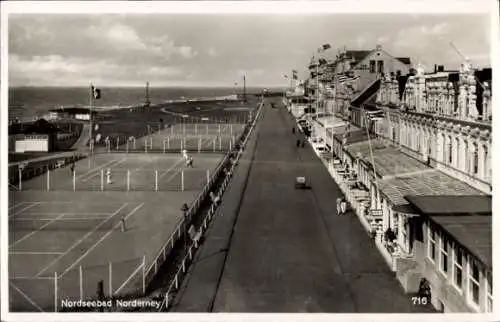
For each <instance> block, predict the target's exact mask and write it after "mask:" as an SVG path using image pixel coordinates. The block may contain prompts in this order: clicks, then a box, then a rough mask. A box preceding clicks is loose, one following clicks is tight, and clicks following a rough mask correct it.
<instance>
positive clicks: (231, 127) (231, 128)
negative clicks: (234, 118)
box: [229, 124, 233, 136]
mask: <svg viewBox="0 0 500 322" xmlns="http://www.w3.org/2000/svg"><path fill="white" fill-rule="evenodd" d="M229 128H230V131H231V136H232V135H233V124H231V125H230V126H229Z"/></svg>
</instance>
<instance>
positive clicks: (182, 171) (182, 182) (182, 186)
mask: <svg viewBox="0 0 500 322" xmlns="http://www.w3.org/2000/svg"><path fill="white" fill-rule="evenodd" d="M181 191H184V170H181Z"/></svg>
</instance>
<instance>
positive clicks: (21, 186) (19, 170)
mask: <svg viewBox="0 0 500 322" xmlns="http://www.w3.org/2000/svg"><path fill="white" fill-rule="evenodd" d="M17 170H18V175H19V190H23V170H21V168H17Z"/></svg>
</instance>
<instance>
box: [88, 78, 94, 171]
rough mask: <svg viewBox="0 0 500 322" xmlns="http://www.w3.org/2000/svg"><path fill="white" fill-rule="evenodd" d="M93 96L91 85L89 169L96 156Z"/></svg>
mask: <svg viewBox="0 0 500 322" xmlns="http://www.w3.org/2000/svg"><path fill="white" fill-rule="evenodd" d="M93 96H94V93H93V86H92V83H90V96H89V114H90V115H89V124H90V141H89V168H90V167H91V160H92V157H93V155H94V142H93V135H92V134H93V130H94V129H93V128H94V124H93V122H92V121H93V119H92V105H93V103H94V100H93Z"/></svg>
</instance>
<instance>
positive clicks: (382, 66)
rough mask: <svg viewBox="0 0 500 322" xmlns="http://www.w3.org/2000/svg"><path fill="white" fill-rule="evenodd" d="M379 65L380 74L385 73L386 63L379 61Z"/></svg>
mask: <svg viewBox="0 0 500 322" xmlns="http://www.w3.org/2000/svg"><path fill="white" fill-rule="evenodd" d="M377 64H378V66H377V67H378V72H379V73H383V72H384V61H383V60H379V61H377Z"/></svg>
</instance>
